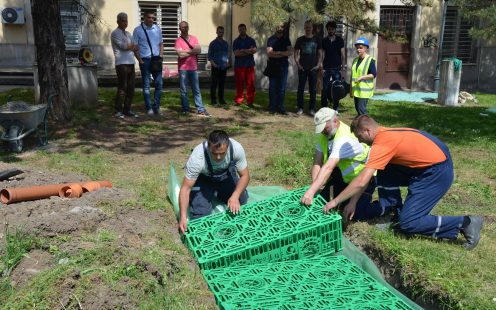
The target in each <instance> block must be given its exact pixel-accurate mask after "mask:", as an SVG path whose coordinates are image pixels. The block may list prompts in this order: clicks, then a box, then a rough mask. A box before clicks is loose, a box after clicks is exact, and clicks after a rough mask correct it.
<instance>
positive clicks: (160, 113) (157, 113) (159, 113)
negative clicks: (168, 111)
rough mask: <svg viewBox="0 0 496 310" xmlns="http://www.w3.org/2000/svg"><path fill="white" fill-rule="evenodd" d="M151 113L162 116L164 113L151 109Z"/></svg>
mask: <svg viewBox="0 0 496 310" xmlns="http://www.w3.org/2000/svg"><path fill="white" fill-rule="evenodd" d="M153 114H155V115H157V116H164V113H162V111H160V110H156V111H153Z"/></svg>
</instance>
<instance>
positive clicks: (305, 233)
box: [184, 188, 342, 269]
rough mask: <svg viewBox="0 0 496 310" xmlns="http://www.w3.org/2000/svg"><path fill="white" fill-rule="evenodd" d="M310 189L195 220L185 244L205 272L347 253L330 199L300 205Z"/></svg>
mask: <svg viewBox="0 0 496 310" xmlns="http://www.w3.org/2000/svg"><path fill="white" fill-rule="evenodd" d="M306 189H307V188H301V189H298V190H294V191H291V192H287V193H284V194H281V195H278V196H275V197H272V198H270V199H266V200H263V201H259V202H255V203H251V204H248V205H245V206H242V208H241V212H240V213H239V214H238V215H233V214H232V213H230V212H226V213H218V214H214V215H210V216H206V217H203V218H200V219H198V220H194V221H191V222H190V223H189V224H188V232H187V233H186V235H185V237H184V241H185V243H186V245H187V246H188V248H189V249H190V250H191V252H192V253H193V255H194V256H195V257H196V259H197V262H198V265H199V266H200V268H202V269H214V268H218V267H227V266H233V265H247V264H257V263H262V262H277V261H286V260H295V259H300V258H309V257H314V256H316V255H321V254H327V253H334V252H336V251H340V250H341V249H342V227H341V216H340V215H338V214H336V213H332V214H323V212H322V207H323V206H324V205H325V203H326V202H325V200H324V199H323V198H322V197H320V196H316V198H315V199H314V203H313V204H312V205H311V206H308V207H307V206H304V205H302V204H300V198H301V196H302V195H303V194H304V193H305V191H306Z"/></svg>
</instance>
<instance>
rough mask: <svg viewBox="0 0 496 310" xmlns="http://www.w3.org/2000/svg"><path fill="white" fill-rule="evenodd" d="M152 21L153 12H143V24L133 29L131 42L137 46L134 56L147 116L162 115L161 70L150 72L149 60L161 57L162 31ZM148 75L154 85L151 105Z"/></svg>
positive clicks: (162, 49) (162, 50)
mask: <svg viewBox="0 0 496 310" xmlns="http://www.w3.org/2000/svg"><path fill="white" fill-rule="evenodd" d="M154 20H155V12H154V11H151V10H147V11H145V13H144V17H143V23H141V24H140V25H139V26H137V27H136V28H134V32H133V41H134V42H136V44H137V45H138V46H139V51H138V52H136V53H135V56H136V59H137V60H138V62H139V66H140V71H141V80H142V82H143V97H144V99H145V108H146V111H147V113H148V115H153V114H155V115H162V113H161V112H160V97H161V96H162V70H160V71H156V72H152V70H151V58H152V56H160V57H163V54H164V48H163V42H162V41H163V40H162V30H161V29H160V27H158V26H157V25H156V24H154V23H153V21H154ZM147 36H148V38H147ZM150 48H151V49H150ZM150 74H151V75H152V76H153V81H154V84H155V93H154V100H153V103H152V102H151V98H150V97H151V96H150Z"/></svg>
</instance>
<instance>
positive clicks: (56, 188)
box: [0, 180, 112, 204]
mask: <svg viewBox="0 0 496 310" xmlns="http://www.w3.org/2000/svg"><path fill="white" fill-rule="evenodd" d="M95 183H96V184H95ZM102 187H109V188H111V187H112V183H110V182H109V181H107V180H104V181H91V182H80V183H64V184H51V185H41V186H31V187H18V188H4V189H2V190H1V191H0V201H1V202H2V203H5V204H10V203H14V202H21V201H30V200H38V199H44V198H49V197H52V196H60V197H66V198H77V197H81V195H82V194H83V193H86V192H89V191H94V190H97V189H99V188H102Z"/></svg>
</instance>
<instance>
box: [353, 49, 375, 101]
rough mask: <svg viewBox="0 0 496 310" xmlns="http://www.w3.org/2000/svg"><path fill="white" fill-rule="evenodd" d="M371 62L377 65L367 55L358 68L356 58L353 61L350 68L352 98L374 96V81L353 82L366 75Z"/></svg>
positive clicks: (372, 58)
mask: <svg viewBox="0 0 496 310" xmlns="http://www.w3.org/2000/svg"><path fill="white" fill-rule="evenodd" d="M372 60H374V61H375V63H376V64H377V61H376V60H375V58H374V57H372V56H370V55H369V56H367V57H365V59H363V60H362V62H361V63H360V65H359V66H358V67H357V63H358V57H357V58H355V59H354V60H353V65H352V66H351V91H352V92H353V97H357V98H370V97H372V96H373V95H374V80H375V79H372V80H362V81H360V82H355V81H356V80H357V79H358V78H359V77H361V76H363V75H367V72H369V67H370V62H371V61H372Z"/></svg>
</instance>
